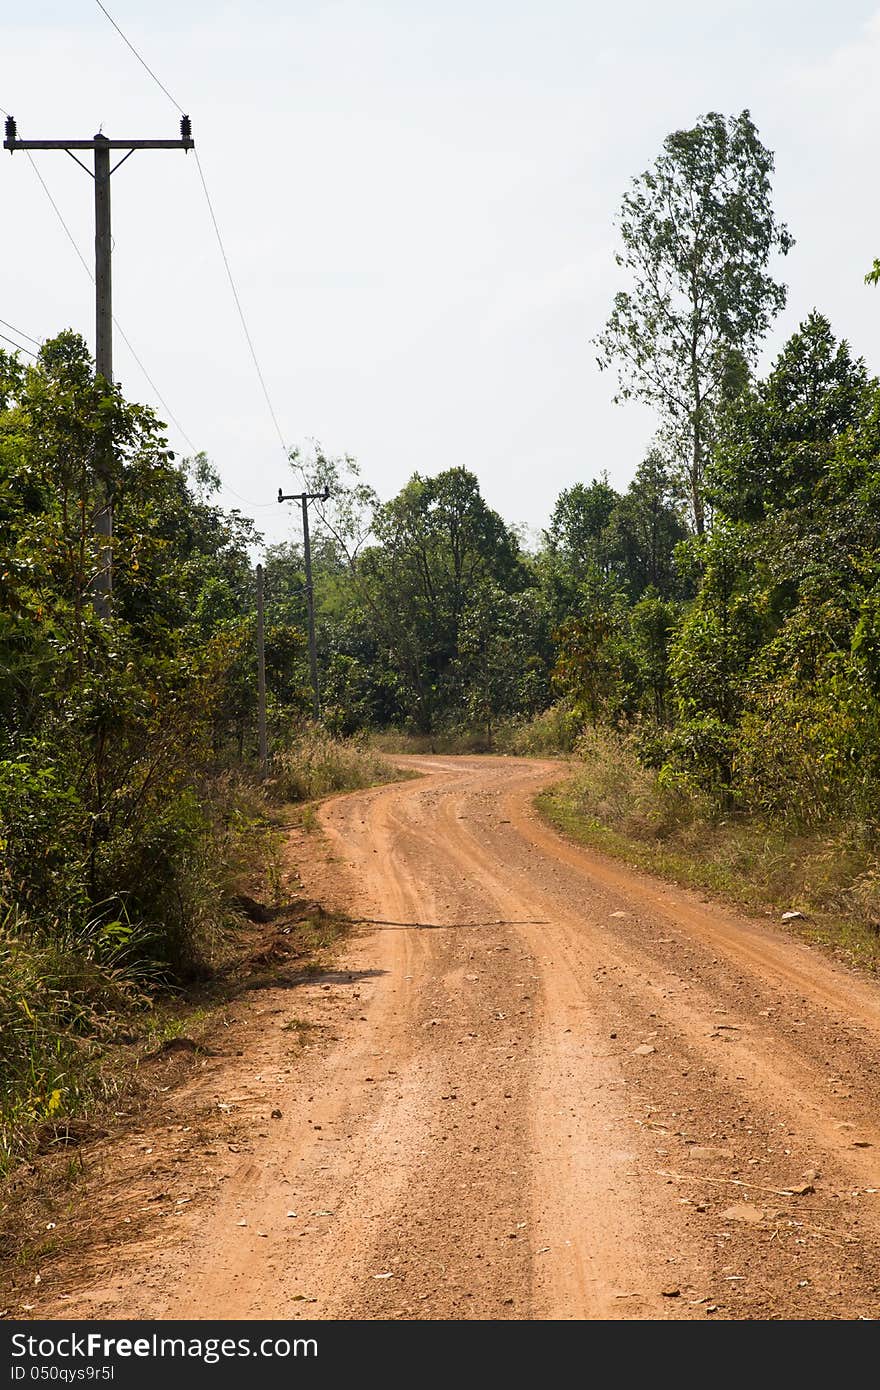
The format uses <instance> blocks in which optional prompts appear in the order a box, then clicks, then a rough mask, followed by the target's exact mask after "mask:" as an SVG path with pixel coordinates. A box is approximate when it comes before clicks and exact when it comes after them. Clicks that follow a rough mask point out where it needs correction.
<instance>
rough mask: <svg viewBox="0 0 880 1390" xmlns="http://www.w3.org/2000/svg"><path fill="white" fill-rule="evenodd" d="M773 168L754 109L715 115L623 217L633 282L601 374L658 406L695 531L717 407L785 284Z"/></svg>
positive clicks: (675, 149)
mask: <svg viewBox="0 0 880 1390" xmlns="http://www.w3.org/2000/svg"><path fill="white" fill-rule="evenodd" d="M772 170H773V155H772V154H771V152H770V151H769V150H768V149H766V147H765V146H764V145H762V143H761V141H760V140H759V138H758V132H757V130H756V129H755V126H754V124H753V122H752V119H751V116H750V115H749V113H748V111H743V112H741V114H740V115H739V116H735V117H724V116H721V115H719V114H718V113H717V112H714V111H710V112H709V113H708V115H706V116H703V117H702V118H701V119H700V120H699V121H698V122H697V124H696V125H695V126H694V127H693V129H691V130H678V131H674V132H673V133H672V134H671V135H669V136H667V138H666V140H665V141H664V144H663V152H662V154H661V155H660V156H659V158H658V159H657V160H656V161H655V163H654V164H653V166H652V167H651V168H650V169H648V170H646V171H645V173H643V174H642V175H641V176H640V177H639V178H637V179H634V180H633V183H632V185H631V188H630V190H629V192H627V193H626V194H625V195H624V198H623V203H622V205H621V210H620V214H619V219H618V226H619V231H620V237H621V241H622V250H621V251H620V252H619V253H618V254H617V257H616V260H617V264H618V265H619V266H622V267H623V268H625V269H626V270H627V271H628V272H629V274H630V277H631V281H632V284H631V288H629V289H626V290H621V291H620V292H619V293H618V294H617V295H616V296H615V299H614V307H613V309H612V312H611V316H610V318H609V319H608V322H607V324H606V325H605V328H604V329H603V331H602V332H601V333H600V334H599V336H598V337H597V339H596V343H597V346H598V348H599V352H600V355H599V359H598V361H599V366H600V367H601V368H603V369H604V368H606V367H609V366H611V364H612V363H615V364H616V365H617V367H618V371H619V375H620V390H619V393H618V395H617V397H616V399H617V400H626V399H629V398H630V397H633V398H636V399H641V400H644V401H647V402H650V403H651V404H652V405H654V406H657V407H658V408H659V410H660V414H661V417H662V420H663V424H664V427H665V432H666V434H667V436H668V438H669V439H670V440H674V441H675V442H676V444H677V447H678V450H679V451H680V457H681V467H682V471H683V474H684V476H685V479H686V482H687V488H688V494H689V497H690V504H691V508H692V511H693V519H694V526H695V528H696V530H697V532H698V533H699V534H701V533H702V532H703V530H704V529H705V525H706V501H705V497H704V486H703V479H704V470H705V466H706V460H707V457H708V451H709V448H710V446H711V442H712V436H713V428H714V419H715V412H716V409H717V406H718V403H719V400H720V399H721V398H722V397H723V395H724V394H725V392H733V391H735V390H736V388H737V385H738V384H739V383H741V382H744V378H745V375H746V372H745V368H746V367H747V364H748V363H750V362H751V361H752V360H753V359H754V356H755V352H756V350H757V346H758V344H759V342H760V340H761V338H762V336H763V334H764V333H765V332H766V330H767V328H768V326H769V324H770V322H771V321H772V319H773V318H774V316H775V315H776V314H777V313H778V312H779V311H780V309H781V308H782V307H783V305H784V303H785V293H786V292H785V287H784V286H783V285H780V284H777V282H776V281H775V280H773V278H772V277H771V276H770V275H769V273H768V270H767V267H768V263H769V260H770V256H771V253H772V252H773V251H774V250H778V251H780V252H781V253H782V254H783V255H785V254H786V253H787V252H788V251H789V249H790V248H791V246H792V245H793V239H792V237H791V236H790V235H789V232H788V230H787V228H786V227H785V226H784V225H783V224H782V223H780V222H778V221H777V220H776V217H775V215H774V212H773V208H772V205H771V199H770V193H771V190H770V174H771V172H772Z"/></svg>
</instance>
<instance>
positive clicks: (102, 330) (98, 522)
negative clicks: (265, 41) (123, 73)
mask: <svg viewBox="0 0 880 1390" xmlns="http://www.w3.org/2000/svg"><path fill="white" fill-rule="evenodd" d="M3 148H4V149H5V150H8V151H9V153H10V154H13V153H14V152H15V151H16V150H64V151H65V152H66V153H67V154H69V155H70V157H71V159H74V160H76V163H77V164H79V166H80V167H81V168H82V169H85V171H86V173H87V174H89V175H91V177H92V178H93V179H94V180H95V375H96V376H98V377H103V378H104V381H105V382H106V384H107V388H108V390H111V391H112V389H113V296H112V292H111V279H110V251H111V247H112V244H113V239H112V235H111V231H110V175H111V174H113V173H115V171H116V170H117V169H118V168H119V165H120V164H124V163H125V161H126V160H127V159H128V156H129V155H130V154H134V152H135V150H191V149H194V148H195V146H194V143H193V138H192V128H191V126H190V119H189V116H184V117H183V118H182V120H181V122H180V139H179V140H108V138H107V136H106V135H102V134H100V133H99V134H98V135H96V136H95V137H94V139H93V140H20V139H19V138H18V131H17V130H16V125H15V120H14V118H13V117H12V116H7V118H6V139H5V140H4V141H3ZM74 150H91V151H93V153H94V156H95V163H94V173H92V170H91V169H90V168H89V167H88V165H86V164H83V162H82V160H81V159H78V158H77V156H76V155H75V154H74V153H73V152H74ZM111 150H126V151H127V153H126V154H124V155H123V156H122V158H121V159H120V160H118V161H117V163H116V164H114V166H113V168H112V169H111V168H110V151H111ZM98 450H99V457H98V458H97V459H96V469H95V471H96V473H97V474H98V477H99V478H100V481H101V487H102V490H103V493H104V496H103V498H102V502H101V505H99V506H98V508H97V510H96V512H95V517H94V526H95V536H96V537H97V540H98V547H99V558H98V573H97V574H96V576H95V579H94V584H93V587H92V595H93V597H92V602H93V606H94V609H95V612H96V613H97V615H98V617H99V618H106V617H108V616H109V613H110V596H111V593H112V591H113V558H112V557H113V466H112V465H113V437H112V435H111V433H110V431H109V430H107V431H105V432H104V437H103V438H102V439H101V440H100V442H99V445H98Z"/></svg>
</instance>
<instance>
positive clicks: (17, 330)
mask: <svg viewBox="0 0 880 1390" xmlns="http://www.w3.org/2000/svg"><path fill="white" fill-rule="evenodd" d="M0 323H2V324H3V327H4V328H10V329H11V330H12V332H13V333H17V334H18V336H19V338H27V340H28V342H29V343H33V344H34V346H35V347H40V346H41V343H40V339H39V338H32V337H31V335H30V333H22V331H21V329H20V328H16V326H15V324H14V323H7V322H6V320H5V319H0Z"/></svg>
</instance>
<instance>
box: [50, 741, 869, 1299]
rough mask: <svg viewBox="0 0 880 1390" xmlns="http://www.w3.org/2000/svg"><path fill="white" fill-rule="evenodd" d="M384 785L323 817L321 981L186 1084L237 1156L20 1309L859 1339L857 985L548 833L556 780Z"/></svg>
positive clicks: (865, 1261)
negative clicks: (294, 1042) (158, 1216)
mask: <svg viewBox="0 0 880 1390" xmlns="http://www.w3.org/2000/svg"><path fill="white" fill-rule="evenodd" d="M407 761H408V762H409V763H410V764H411V765H412V766H414V767H415V768H416V769H417V770H418V771H419V772H421V773H422V774H423V776H422V777H421V778H420V779H418V780H413V781H407V782H402V783H398V784H395V785H393V786H390V787H383V788H378V789H375V790H372V791H368V792H363V793H358V794H354V795H351V796H347V797H340V798H338V799H335V800H333V801H331V802H329V803H327V804H326V805H325V807H324V809H323V810H322V813H321V820H322V824H323V828H324V831H325V835H326V839H325V840H324V841H323V843H324V845H325V851H324V855H325V857H324V858H323V859H320V860H318V861H316V862H314V863H313V864H312V866H311V867H310V868H309V869H308V870H307V871H306V872H305V874H304V876H305V878H306V885H307V887H308V889H309V890H310V891H311V892H313V893H314V894H315V896H318V897H320V898H322V899H323V900H324V901H327V900H328V899H329V900H330V901H331V902H332V903H334V905H335V906H337V907H339V908H342V909H344V910H345V911H346V912H348V913H350V914H351V915H352V916H354V917H355V918H357V919H359V921H360V924H361V925H360V927H359V930H358V932H357V934H356V935H355V936H354V937H353V939H352V940H351V941H350V942H349V944H348V946H347V948H346V951H345V958H344V961H343V963H342V968H340V969H339V970H338V971H335V972H333V973H332V974H331V975H329V976H327V977H325V978H323V979H320V980H315V981H314V982H312V983H311V984H309V985H308V986H301V987H300V988H299V989H297V990H296V991H288V992H287V993H286V994H285V992H284V991H283V990H274V991H272V990H270V991H267V992H266V993H265V995H264V996H263V997H262V998H261V999H260V1000H259V1001H256V1000H255V999H254V998H252V999H251V1000H250V1001H249V1007H248V1010H247V1011H246V1012H245V1013H243V1014H242V1013H240V1014H239V1015H237V1016H236V1017H233V1018H232V1019H231V1020H230V1026H231V1032H230V1036H231V1037H232V1036H233V1035H234V1036H235V1038H237V1039H238V1040H239V1046H238V1048H237V1049H236V1050H237V1051H239V1052H240V1053H241V1055H240V1056H228V1057H223V1058H214V1059H211V1061H210V1064H209V1065H206V1066H205V1068H204V1069H203V1071H202V1072H201V1073H200V1074H199V1076H198V1077H197V1078H196V1079H194V1081H193V1082H192V1083H191V1097H190V1099H191V1103H192V1106H193V1113H194V1114H196V1113H197V1112H198V1110H199V1106H200V1105H215V1106H221V1107H223V1106H225V1107H226V1108H227V1109H231V1108H234V1107H238V1108H239V1114H240V1115H244V1116H246V1117H248V1127H247V1135H246V1142H245V1141H244V1140H243V1141H241V1142H239V1143H236V1144H234V1145H230V1146H223V1148H222V1151H220V1150H218V1149H214V1148H208V1149H205V1150H204V1154H207V1155H208V1157H207V1158H206V1157H205V1156H204V1154H203V1156H202V1158H201V1160H200V1164H199V1165H198V1166H194V1167H193V1168H192V1175H191V1177H190V1187H189V1188H187V1187H186V1186H185V1185H183V1186H181V1185H180V1183H179V1184H178V1187H177V1188H174V1189H173V1190H172V1191H171V1200H172V1201H173V1203H174V1205H173V1206H172V1207H171V1208H170V1210H169V1204H168V1203H166V1207H165V1211H166V1215H165V1217H164V1223H163V1224H161V1226H157V1227H156V1229H153V1230H151V1231H150V1232H149V1233H148V1235H147V1236H146V1237H144V1238H143V1239H142V1240H141V1242H140V1243H139V1244H138V1243H132V1242H128V1243H127V1244H125V1245H120V1246H119V1247H118V1248H116V1249H115V1250H114V1251H113V1253H112V1254H111V1255H110V1256H108V1259H107V1262H106V1267H105V1269H104V1272H103V1275H102V1277H101V1278H100V1279H95V1278H94V1277H92V1278H91V1280H90V1282H88V1283H87V1284H85V1285H84V1286H80V1287H77V1286H76V1285H75V1282H74V1283H71V1282H68V1284H67V1286H66V1288H64V1290H63V1291H62V1289H61V1287H60V1285H59V1284H58V1283H57V1282H56V1286H55V1289H54V1290H50V1289H48V1288H47V1289H46V1291H45V1293H44V1294H43V1295H42V1296H41V1297H42V1298H45V1300H46V1301H45V1302H41V1304H40V1308H39V1310H38V1312H37V1313H36V1314H35V1315H37V1316H39V1315H42V1316H62V1317H69V1316H74V1315H100V1316H105V1317H107V1316H109V1317H122V1316H135V1317H137V1316H144V1317H160V1318H169V1317H217V1316H220V1317H245V1318H248V1317H282V1318H289V1317H294V1318H295V1317H307V1318H313V1317H318V1318H515V1319H525V1318H540V1319H549V1318H618V1319H624V1318H664V1317H673V1318H675V1317H678V1318H681V1317H685V1318H701V1319H705V1318H706V1317H707V1316H709V1317H716V1318H737V1317H740V1318H742V1317H748V1318H772V1317H789V1318H791V1317H794V1318H814V1317H820V1318H821V1317H831V1318H857V1317H874V1316H876V1315H877V1312H878V1292H880V1118H878V1117H880V1106H878V1099H880V1094H878V1093H880V988H878V986H876V985H875V984H873V983H872V982H870V981H866V980H862V979H860V978H858V977H856V976H855V975H852V974H850V973H849V972H847V971H845V970H844V969H842V968H838V967H836V966H834V965H833V964H832V963H830V962H829V961H828V960H827V959H825V958H824V957H823V956H822V955H821V954H819V953H817V952H815V951H812V950H810V949H809V948H807V947H805V946H803V945H800V944H799V943H797V942H795V941H793V940H791V939H790V938H788V937H786V936H784V935H783V934H782V933H781V932H777V931H776V930H774V929H773V928H771V927H768V926H766V925H762V924H760V923H756V922H754V921H751V920H748V919H746V918H743V917H741V916H739V915H736V914H734V913H732V912H729V911H725V910H724V909H722V908H719V907H717V906H714V905H710V904H707V903H705V902H702V901H701V900H700V899H699V898H698V897H697V896H695V895H693V894H689V893H685V892H682V891H679V890H676V889H674V888H672V887H668V886H664V885H663V884H661V883H659V882H658V881H657V880H654V879H651V878H649V877H647V876H645V875H641V874H637V873H635V872H632V871H630V870H627V869H626V868H625V867H623V866H621V865H619V864H616V863H612V862H611V861H608V860H605V859H603V858H602V857H600V856H596V855H592V854H590V853H589V852H586V851H584V850H581V849H579V848H576V847H575V846H573V845H571V844H569V843H567V842H565V841H563V840H562V839H560V838H559V837H558V836H556V835H555V834H554V833H553V832H552V831H550V830H549V829H548V828H547V827H546V826H544V825H543V824H542V823H541V822H540V821H539V820H538V819H537V818H536V816H535V814H534V812H533V811H532V809H531V801H532V797H533V795H534V793H535V791H536V789H537V788H538V787H539V786H541V785H542V784H545V783H547V782H548V781H551V780H553V779H554V778H556V777H558V775H559V772H560V769H559V767H558V765H554V764H552V763H541V762H533V761H520V760H516V759H507V758H499V759H492V758H446V757H433V758H428V757H424V758H415V759H409V760H407ZM313 838H314V837H313ZM328 845H329V850H328V849H327V848H326V847H327V846H328ZM293 994H295V995H296V997H295V998H293V997H291V996H292V995H293ZM294 1014H295V1015H296V1017H294V1018H293V1020H291V1015H294ZM291 1027H295V1028H299V1029H301V1030H302V1031H303V1035H305V1036H308V1032H307V1030H308V1028H309V1027H312V1028H323V1030H324V1032H323V1034H322V1035H318V1034H315V1036H320V1037H321V1041H319V1042H318V1044H317V1045H315V1046H312V1047H309V1048H308V1050H307V1051H306V1052H305V1053H302V1054H301V1055H300V1058H299V1060H298V1062H297V1064H296V1066H294V1067H292V1068H291V1067H288V1066H286V1065H285V1056H286V1054H285V1051H284V1045H283V1044H284V1040H285V1039H286V1038H287V1039H289V1037H290V1032H289V1030H290V1028H291ZM285 1029H287V1030H288V1031H287V1032H285V1031H284V1030H285ZM273 1110H274V1111H275V1115H274V1117H273V1116H272V1111H273ZM278 1112H280V1114H279V1113H278ZM187 1128H188V1127H181V1126H179V1125H178V1126H176V1127H170V1128H169V1132H168V1134H167V1135H165V1137H164V1139H162V1140H161V1142H162V1143H164V1145H165V1149H164V1150H163V1154H164V1159H163V1161H164V1165H165V1166H164V1168H163V1166H162V1163H161V1162H160V1163H158V1164H157V1160H156V1158H155V1157H154V1158H152V1159H143V1160H141V1162H142V1164H147V1163H150V1164H152V1165H153V1166H152V1167H150V1168H149V1173H150V1174H152V1175H153V1178H154V1180H156V1175H157V1174H160V1173H162V1172H164V1173H165V1174H166V1175H168V1174H171V1172H172V1165H173V1164H174V1163H175V1162H176V1161H177V1158H179V1157H180V1153H182V1154H183V1156H184V1157H183V1159H182V1160H181V1161H182V1162H184V1166H185V1160H186V1156H187V1154H189V1156H190V1157H192V1150H193V1144H192V1143H190V1145H189V1148H187V1144H186V1138H185V1133H178V1132H177V1131H181V1129H183V1130H184V1131H185V1130H186V1129H187ZM171 1129H174V1131H175V1132H173V1133H172V1132H171ZM159 1146H160V1139H159V1138H157V1139H156V1140H155V1141H153V1143H151V1144H150V1145H149V1146H144V1147H148V1151H149V1152H150V1153H151V1154H154V1153H155V1152H156V1151H157V1149H158V1148H159ZM172 1149H174V1152H173V1153H172V1152H171V1150H172ZM227 1150H228V1151H227ZM178 1151H180V1152H178ZM175 1155H177V1158H176V1157H175ZM130 1164H131V1155H129V1170H130ZM176 1171H177V1174H178V1177H179V1174H180V1171H181V1170H180V1168H178V1169H177V1170H176ZM164 1181H165V1184H166V1187H167V1186H168V1185H169V1184H170V1183H171V1181H172V1178H171V1177H169V1176H166V1178H165V1179H164ZM182 1181H183V1180H182V1179H180V1182H182ZM148 1187H149V1183H147V1188H148ZM147 1188H144V1189H143V1193H142V1194H141V1195H144V1194H146V1199H147V1200H148V1201H149V1200H151V1199H150V1197H149V1194H148V1193H147ZM169 1190H170V1189H169ZM178 1191H180V1192H184V1193H186V1192H189V1193H190V1195H184V1196H182V1197H175V1196H174V1193H175V1192H178ZM162 1195H164V1196H168V1192H163V1194H162ZM192 1199H197V1200H192Z"/></svg>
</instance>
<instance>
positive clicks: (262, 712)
mask: <svg viewBox="0 0 880 1390" xmlns="http://www.w3.org/2000/svg"><path fill="white" fill-rule="evenodd" d="M257 698H258V702H259V710H258V715H257V718H258V722H259V730H260V772H261V773H262V775H263V776H264V777H268V776H269V741H268V738H267V736H266V629H265V623H264V617H263V566H262V565H257Z"/></svg>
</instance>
